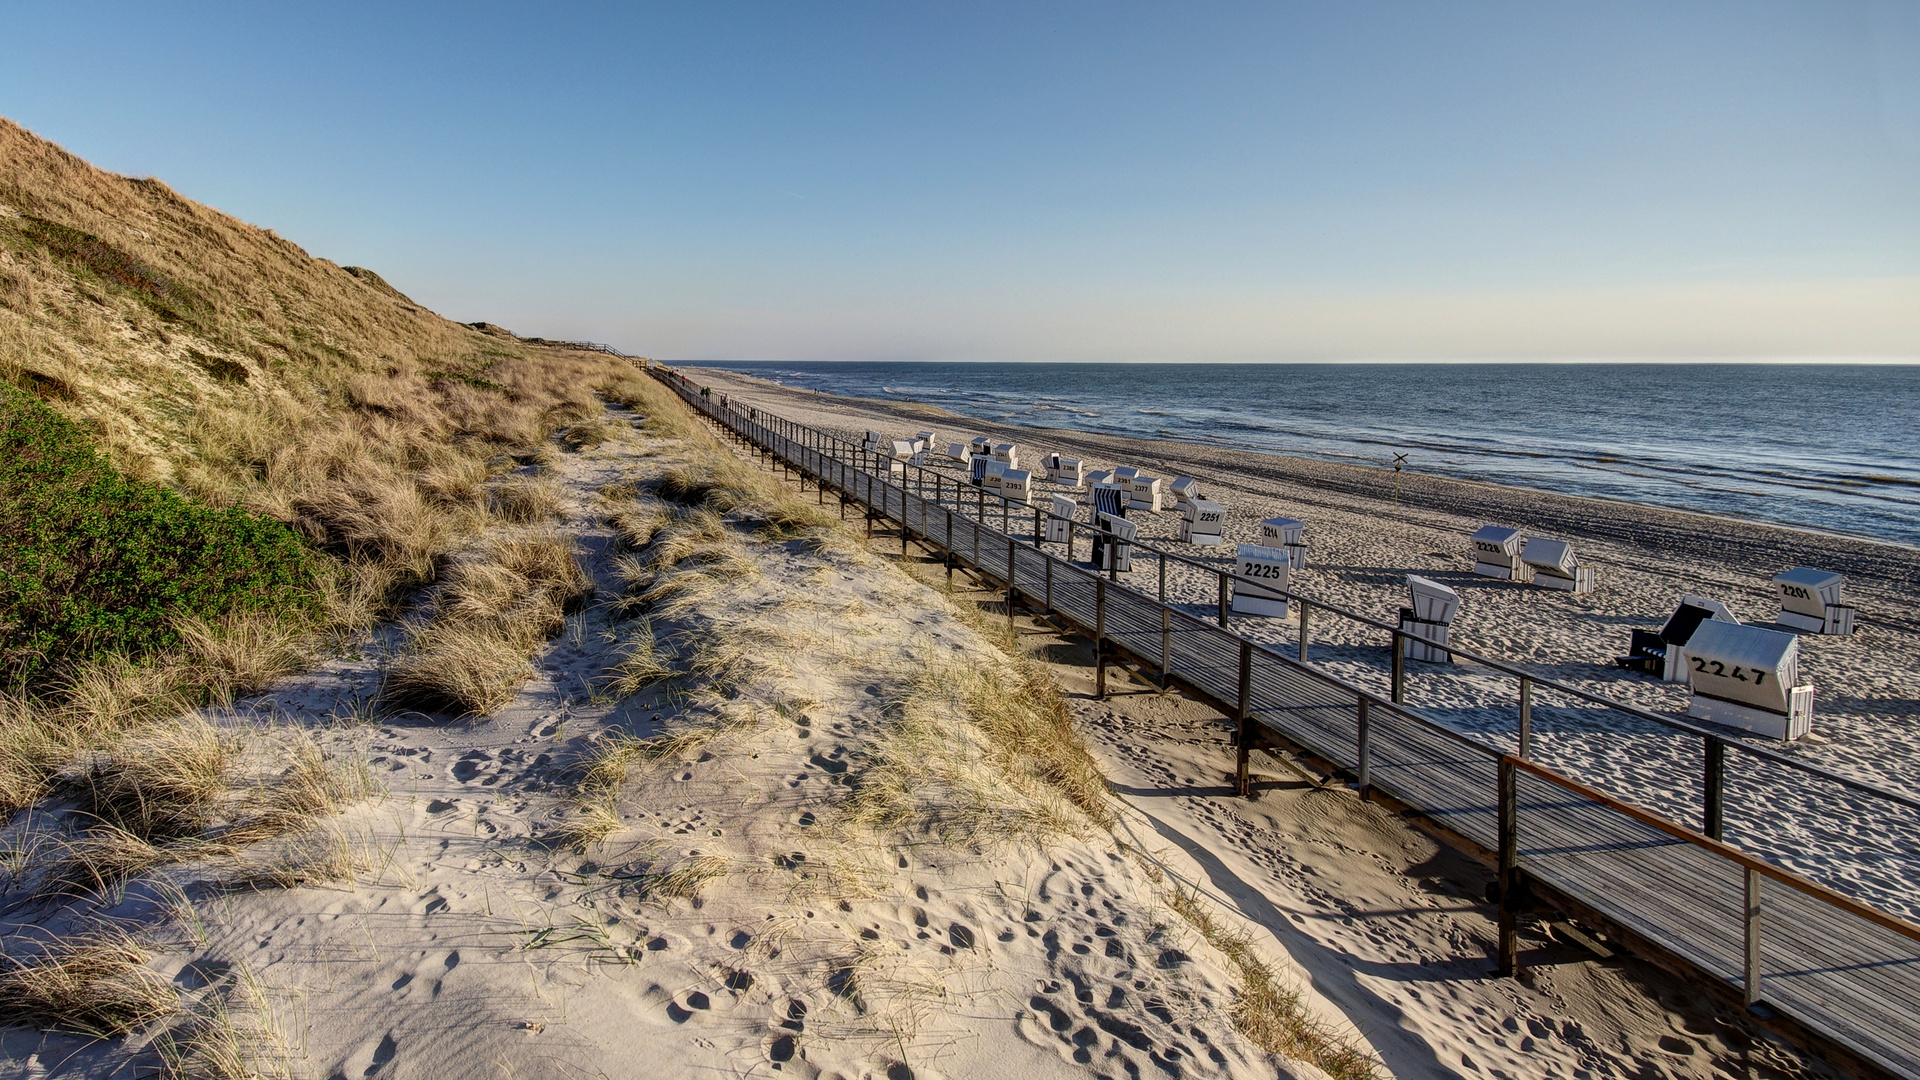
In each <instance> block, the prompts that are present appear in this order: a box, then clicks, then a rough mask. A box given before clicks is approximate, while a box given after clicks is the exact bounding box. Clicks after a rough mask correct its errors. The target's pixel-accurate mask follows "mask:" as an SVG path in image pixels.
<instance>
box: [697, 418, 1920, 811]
mask: <svg viewBox="0 0 1920 1080" xmlns="http://www.w3.org/2000/svg"><path fill="white" fill-rule="evenodd" d="M714 408H715V410H716V411H717V410H718V406H714ZM742 408H745V406H744V405H741V404H738V403H736V404H734V405H733V409H734V410H735V411H738V410H740V409H742ZM754 408H756V409H758V411H759V412H760V413H761V414H762V415H764V416H769V417H772V416H775V414H773V413H770V412H768V411H767V410H766V409H760V408H759V407H758V406H755V407H754ZM780 419H782V421H783V422H785V423H788V424H792V425H793V426H794V427H796V428H803V429H805V430H809V431H814V432H816V433H818V434H820V435H822V436H825V437H826V438H827V439H829V440H831V441H833V442H835V443H837V444H840V445H842V446H851V444H849V443H847V442H846V441H845V440H843V439H840V438H839V437H838V436H835V435H833V434H831V433H829V432H825V431H821V430H820V429H818V428H812V427H809V426H808V425H804V424H794V423H793V422H792V421H788V420H784V418H780ZM915 468H919V469H922V470H923V471H925V469H926V467H925V466H915ZM936 475H938V474H937V473H936ZM1003 501H1005V500H1003ZM962 509H963V510H964V507H962ZM1032 509H1033V510H1034V511H1035V512H1036V513H1037V514H1040V515H1042V516H1043V517H1044V518H1046V519H1051V520H1058V521H1072V520H1073V519H1072V518H1063V517H1060V516H1059V515H1057V514H1055V513H1053V511H1052V510H1050V509H1046V508H1042V507H1039V506H1034V507H1032ZM1131 543H1132V546H1133V547H1134V548H1135V549H1136V550H1145V551H1147V552H1151V553H1153V554H1155V555H1159V556H1162V557H1164V558H1167V559H1171V560H1173V561H1175V562H1180V563H1185V564H1186V565H1188V566H1191V567H1194V568H1195V569H1199V570H1204V571H1206V572H1208V573H1218V572H1219V571H1220V566H1219V564H1217V563H1213V562H1206V561H1202V560H1199V559H1195V558H1193V557H1192V556H1189V555H1184V554H1182V553H1180V552H1177V551H1169V550H1167V549H1165V548H1163V547H1158V546H1155V545H1154V543H1153V542H1152V541H1149V540H1137V539H1136V540H1134V541H1132V542H1131ZM1266 589H1267V591H1268V592H1271V593H1274V594H1275V595H1278V596H1284V597H1285V598H1286V599H1288V600H1290V601H1295V602H1298V603H1303V604H1311V605H1313V607H1314V608H1316V609H1320V610H1325V611H1328V612H1331V613H1333V614H1335V615H1338V616H1339V617H1341V618H1343V619H1346V620H1348V621H1349V622H1354V623H1358V624H1360V625H1362V626H1367V627H1371V628H1373V629H1376V630H1380V631H1384V632H1385V633H1387V634H1390V635H1395V636H1396V637H1397V636H1398V635H1399V634H1400V632H1401V631H1400V628H1399V627H1398V626H1396V625H1395V624H1393V623H1388V622H1383V621H1381V620H1379V619H1375V618H1373V617H1372V616H1368V615H1362V614H1360V613H1359V612H1356V611H1352V610H1349V609H1347V608H1344V607H1341V606H1340V605H1338V604H1333V603H1329V602H1327V601H1325V600H1321V599H1319V598H1317V597H1313V596H1309V595H1307V594H1305V593H1299V592H1295V591H1293V590H1291V589H1274V588H1272V587H1271V586H1266ZM1142 595H1144V594H1142ZM1155 602H1156V603H1158V602H1159V601H1155ZM1230 629H1231V628H1229V630H1230ZM1236 636H1238V635H1236ZM1254 648H1256V649H1260V650H1261V651H1263V652H1266V653H1268V654H1269V655H1271V656H1274V657H1275V658H1280V657H1279V654H1278V653H1277V652H1275V651H1274V650H1273V649H1272V648H1271V647H1269V646H1267V645H1265V644H1263V643H1261V642H1254ZM1447 651H1448V652H1449V653H1451V654H1453V655H1454V656H1456V657H1459V658H1462V659H1466V660H1471V661H1473V662H1474V663H1476V664H1479V665H1481V666H1482V667H1487V668H1491V669H1493V670H1494V671H1497V672H1500V673H1501V674H1503V675H1509V676H1512V677H1513V678H1515V679H1524V680H1527V681H1529V682H1531V683H1532V684H1533V686H1534V687H1536V688H1541V689H1549V690H1553V691H1555V692H1557V693H1561V694H1565V695H1567V696H1568V697H1571V698H1574V699H1576V700H1579V701H1584V702H1586V703H1588V704H1590V705H1599V706H1601V707H1603V708H1607V709H1612V710H1614V711H1615V712H1619V713H1624V714H1625V715H1627V716H1631V717H1633V718H1635V719H1638V720H1645V721H1647V722H1648V723H1653V724H1659V725H1661V726H1662V727H1666V728H1671V729H1673V730H1675V731H1680V732H1684V733H1686V734H1689V735H1695V736H1698V737H1700V738H1703V739H1712V740H1718V741H1720V742H1723V743H1724V744H1725V745H1726V746H1728V747H1730V748H1732V749H1734V750H1736V751H1738V752H1740V753H1742V754H1745V755H1747V756H1748V757H1752V758H1757V759H1759V760H1761V761H1765V762H1768V763H1770V764H1774V765H1779V766H1782V767H1784V768H1788V769H1793V770H1794V771H1796V772H1801V773H1805V774H1807V775H1809V776H1815V777H1818V778H1820V779H1822V780H1825V781H1827V782H1829V783H1832V784H1835V785H1837V786H1839V787H1843V788H1846V789H1848V790H1851V791H1857V792H1860V793H1861V794H1863V795H1871V796H1873V797H1874V798H1877V799H1883V800H1885V801H1887V802H1891V803H1893V804H1895V805H1898V806H1903V807H1906V808H1907V809H1909V810H1920V795H1910V794H1908V793H1906V792H1903V791H1897V790H1895V789H1893V788H1889V787H1885V786H1882V785H1880V784H1876V783H1874V782H1873V781H1871V780H1861V779H1859V778H1857V777H1852V776H1847V775H1846V774H1844V773H1838V772H1834V771H1833V770H1831V769H1828V768H1825V767H1823V766H1820V765H1816V764H1813V763H1812V762H1807V761H1802V760H1800V759H1798V758H1795V757H1791V756H1789V755H1786V754H1782V753H1779V752H1778V751H1774V750H1769V749H1767V748H1766V747H1763V746H1756V745H1754V744H1752V743H1750V742H1746V741H1743V740H1739V739H1735V738H1730V737H1729V736H1730V735H1731V734H1732V733H1730V732H1724V731H1715V730H1713V729H1711V728H1705V727H1701V726H1700V725H1698V724H1692V723H1688V722H1687V721H1686V720H1684V719H1681V718H1679V717H1676V716H1671V715H1668V714H1665V713H1657V712H1654V711H1652V710H1650V709H1644V708H1641V707H1640V706H1638V705H1634V704H1632V703H1630V702H1625V701H1620V700H1617V699H1615V698H1610V697H1608V696H1606V695H1605V694H1600V693H1596V692H1594V691H1591V690H1586V689H1583V688H1581V687H1578V686H1574V685H1572V684H1570V683H1564V682H1561V681H1560V680H1558V679H1555V678H1552V677H1550V676H1546V675H1542V674H1540V673H1538V672H1535V671H1531V670H1529V669H1526V668H1523V667H1518V666H1516V665H1514V664H1512V663H1509V662H1508V661H1505V660H1501V659H1498V658H1495V657H1491V656H1487V655H1484V654H1482V653H1478V652H1475V651H1473V650H1472V649H1469V648H1465V647H1462V646H1460V645H1457V644H1454V643H1452V642H1449V643H1448V645H1447ZM1306 666H1307V667H1308V668H1309V669H1310V670H1313V671H1315V672H1316V673H1318V674H1321V675H1323V676H1326V673H1325V672H1321V671H1320V670H1319V669H1318V668H1313V667H1312V666H1311V665H1306ZM1326 677H1328V678H1332V676H1326ZM1336 681H1338V680H1336ZM1343 685H1344V683H1343ZM1496 752H1497V751H1496Z"/></svg>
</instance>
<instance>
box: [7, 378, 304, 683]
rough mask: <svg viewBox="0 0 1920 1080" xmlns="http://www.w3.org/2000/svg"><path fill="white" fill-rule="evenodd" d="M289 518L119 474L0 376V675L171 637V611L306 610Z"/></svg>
mask: <svg viewBox="0 0 1920 1080" xmlns="http://www.w3.org/2000/svg"><path fill="white" fill-rule="evenodd" d="M316 569H317V568H316V564H315V562H314V556H312V555H311V554H310V553H309V552H308V550H307V548H306V547H305V546H304V545H303V544H302V543H301V542H300V540H299V538H298V537H297V536H295V535H294V533H293V532H292V530H290V529H288V528H287V527H286V526H284V525H281V524H280V523H278V522H274V521H270V520H267V519H265V518H261V517H258V516H256V515H253V514H249V513H246V512H245V511H242V510H215V509H212V508H210V507H206V506H201V505H198V504H196V503H192V502H189V501H188V500H186V499H184V498H182V497H181V496H179V495H177V494H175V493H174V492H172V491H169V490H167V489H166V488H163V487H160V486H158V485H156V484H150V483H144V482H140V481H135V480H130V479H128V478H126V477H125V476H122V475H121V474H120V473H119V472H117V471H116V470H115V469H114V468H113V467H112V466H111V465H110V464H108V463H107V461H106V460H105V459H104V458H103V457H101V455H100V454H99V453H98V452H96V451H95V450H94V449H93V447H92V445H91V443H90V441H89V440H88V438H87V435H86V433H85V432H84V431H83V430H82V429H81V428H80V427H79V426H78V425H76V424H74V423H73V422H72V421H70V420H68V419H66V418H65V417H63V416H61V415H60V414H58V413H56V412H54V411H53V410H52V409H50V408H48V407H47V406H46V405H45V404H43V403H41V402H40V401H39V400H37V399H35V398H34V397H32V396H31V395H29V394H26V393H24V392H22V391H20V390H18V389H16V388H14V387H12V386H6V385H0V674H4V676H5V680H6V682H7V683H9V684H17V683H21V682H24V683H27V684H29V685H32V684H34V683H37V682H39V681H42V680H44V679H45V678H46V677H48V676H50V675H52V674H54V673H56V672H58V671H59V670H60V669H62V668H63V667H65V666H67V665H68V664H70V663H71V662H73V661H77V660H81V659H84V658H86V657H90V656H95V655H99V654H101V653H105V652H123V653H126V654H129V655H133V656H139V655H144V654H146V653H150V652H152V651H153V650H155V649H161V648H166V647H168V646H171V645H173V644H174V643H175V642H176V640H177V637H176V633H175V631H174V621H175V620H176V618H178V617H180V616H183V615H184V616H197V617H200V618H217V617H219V616H221V615H225V614H227V613H229V612H234V611H260V610H266V609H272V610H273V611H275V612H279V613H287V614H294V615H299V614H304V613H308V612H311V611H313V610H314V609H315V606H316V603H317V590H316V588H315V572H316Z"/></svg>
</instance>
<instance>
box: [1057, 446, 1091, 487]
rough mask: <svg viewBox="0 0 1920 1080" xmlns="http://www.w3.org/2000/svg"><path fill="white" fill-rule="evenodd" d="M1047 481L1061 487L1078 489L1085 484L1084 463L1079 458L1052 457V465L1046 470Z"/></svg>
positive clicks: (1085, 467) (1085, 466)
mask: <svg viewBox="0 0 1920 1080" xmlns="http://www.w3.org/2000/svg"><path fill="white" fill-rule="evenodd" d="M1047 479H1048V480H1050V481H1052V482H1053V483H1055V484H1058V485H1059V486H1061V487H1067V488H1079V487H1082V486H1084V485H1085V484H1086V482H1087V465H1086V462H1083V461H1081V460H1080V459H1079V458H1070V457H1061V456H1060V455H1059V454H1055V455H1053V463H1052V464H1051V465H1050V466H1049V467H1048V469H1047Z"/></svg>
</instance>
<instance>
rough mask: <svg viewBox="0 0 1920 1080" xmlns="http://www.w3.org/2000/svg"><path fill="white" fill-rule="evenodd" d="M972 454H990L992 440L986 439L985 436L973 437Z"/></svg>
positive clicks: (991, 451)
mask: <svg viewBox="0 0 1920 1080" xmlns="http://www.w3.org/2000/svg"><path fill="white" fill-rule="evenodd" d="M973 452H974V453H976V454H992V453H993V440H992V439H989V438H987V437H986V436H985V435H975V436H974V437H973Z"/></svg>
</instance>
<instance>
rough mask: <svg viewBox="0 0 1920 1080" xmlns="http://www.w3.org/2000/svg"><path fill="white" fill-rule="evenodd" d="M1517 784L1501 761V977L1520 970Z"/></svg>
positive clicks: (1515, 772)
mask: <svg viewBox="0 0 1920 1080" xmlns="http://www.w3.org/2000/svg"><path fill="white" fill-rule="evenodd" d="M1519 863H1520V784H1519V770H1517V769H1515V768H1514V766H1513V762H1511V761H1509V760H1507V759H1505V758H1502V759H1501V760H1500V974H1502V975H1508V976H1511V975H1514V974H1516V973H1518V971H1519V970H1520V904H1519V899H1520V898H1519V897H1518V896H1517V895H1515V894H1516V893H1517V892H1518V890H1517V889H1515V888H1514V885H1515V883H1516V882H1517V881H1518V880H1519V877H1520V873H1519Z"/></svg>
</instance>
